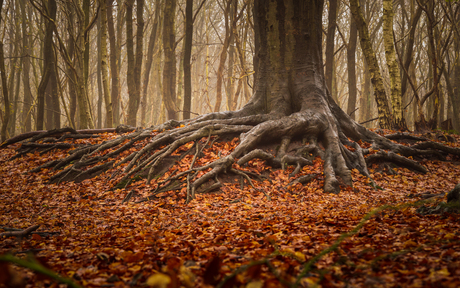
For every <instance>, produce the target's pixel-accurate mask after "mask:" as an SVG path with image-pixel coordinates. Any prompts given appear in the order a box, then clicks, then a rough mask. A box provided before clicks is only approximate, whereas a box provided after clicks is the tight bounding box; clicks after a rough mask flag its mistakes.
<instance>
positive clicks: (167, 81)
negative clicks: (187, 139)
mask: <svg viewBox="0 0 460 288" xmlns="http://www.w3.org/2000/svg"><path fill="white" fill-rule="evenodd" d="M175 15H176V0H168V1H165V5H164V16H163V53H164V65H163V101H164V103H165V107H166V110H167V111H168V119H176V118H177V112H176V111H177V110H178V109H177V108H176V105H177V103H176V55H175V51H176V30H175V29H176V28H175V24H174V23H175V21H174V19H175V17H176V16H175Z"/></svg>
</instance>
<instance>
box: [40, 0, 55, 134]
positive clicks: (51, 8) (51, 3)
mask: <svg viewBox="0 0 460 288" xmlns="http://www.w3.org/2000/svg"><path fill="white" fill-rule="evenodd" d="M47 6H48V7H47V11H48V13H49V15H48V17H49V18H50V19H52V20H53V21H54V20H55V19H56V9H57V7H56V1H55V0H48V4H47ZM43 51H44V54H43V59H44V60H43V72H42V78H41V80H40V84H39V85H38V89H37V90H38V91H37V102H38V104H37V121H36V122H37V125H36V126H37V130H43V124H44V120H45V92H46V86H47V85H48V81H49V79H50V76H51V70H52V69H54V64H53V57H54V53H53V24H52V23H51V22H50V21H47V22H46V29H45V39H44V40H43Z"/></svg>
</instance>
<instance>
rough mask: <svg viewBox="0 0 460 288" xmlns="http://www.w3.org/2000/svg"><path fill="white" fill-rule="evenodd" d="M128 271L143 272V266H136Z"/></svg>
mask: <svg viewBox="0 0 460 288" xmlns="http://www.w3.org/2000/svg"><path fill="white" fill-rule="evenodd" d="M128 270H129V271H131V272H137V271H139V270H141V266H139V265H135V266H133V267H130V268H128Z"/></svg>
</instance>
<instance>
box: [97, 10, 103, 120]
mask: <svg viewBox="0 0 460 288" xmlns="http://www.w3.org/2000/svg"><path fill="white" fill-rule="evenodd" d="M99 5H100V3H99ZM101 15H102V14H101ZM101 34H102V33H101V17H98V18H97V41H96V42H97V65H96V74H97V75H96V78H97V123H96V127H97V128H98V129H101V128H102V98H103V97H104V96H103V92H102V89H103V88H102V68H101V62H102V54H101V53H102V49H101V42H102V41H101Z"/></svg>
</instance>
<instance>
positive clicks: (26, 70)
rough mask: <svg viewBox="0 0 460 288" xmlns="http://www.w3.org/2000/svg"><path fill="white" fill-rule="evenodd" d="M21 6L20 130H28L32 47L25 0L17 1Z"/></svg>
mask: <svg viewBox="0 0 460 288" xmlns="http://www.w3.org/2000/svg"><path fill="white" fill-rule="evenodd" d="M18 2H19V5H20V7H21V18H22V23H21V24H22V54H23V55H24V58H23V61H22V69H23V75H24V76H23V77H22V86H23V91H24V92H23V93H24V97H23V102H24V103H23V106H22V121H23V125H24V128H23V129H22V132H28V131H31V130H32V123H31V119H32V118H31V112H32V111H31V107H32V105H31V104H32V93H31V91H30V54H31V53H32V49H31V47H30V46H29V42H30V35H29V32H28V29H27V27H30V23H29V20H28V19H27V16H26V7H25V5H26V3H27V2H25V1H21V0H20V1H18Z"/></svg>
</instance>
